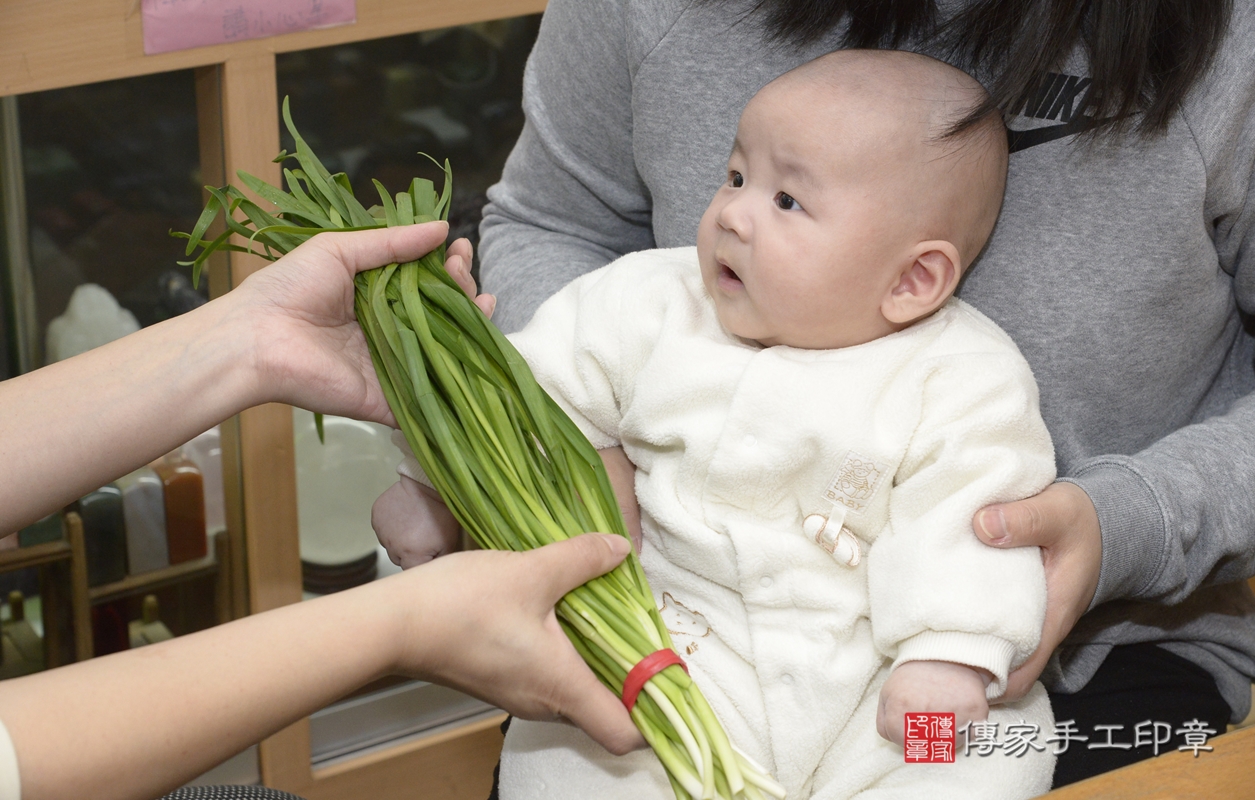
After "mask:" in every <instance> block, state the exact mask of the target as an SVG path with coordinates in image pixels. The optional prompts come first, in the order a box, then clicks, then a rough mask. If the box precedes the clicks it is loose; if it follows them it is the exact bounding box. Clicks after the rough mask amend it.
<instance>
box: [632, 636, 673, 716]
mask: <svg viewBox="0 0 1255 800" xmlns="http://www.w3.org/2000/svg"><path fill="white" fill-rule="evenodd" d="M674 666H679V667H680V669H682V670H684V671H685V672H688V671H689V668H688V665H687V664H685V663H684V659H682V658H680V656H679V655H677V654H676V652H675V651H674V650H659V651H657V652H654V653H650V654H649V655H647V656H645V657H644V658H642V659H641V660H640V662H639V663H637V665H636V666H635V667H632V670H631V671H630V672H628V674H627V677H626V678H624V679H623V705H625V706H627V710H628V711H631V710H632V706H634V705H636V698H637V696H639V695H640V693H641V689H644V688H645V684H646V683H648V682H649V681H650V679H651V678H653V677H654V676H655V675H657V674H658V673H659V672H662V671H663V670H664V669H666V668H667V667H674Z"/></svg>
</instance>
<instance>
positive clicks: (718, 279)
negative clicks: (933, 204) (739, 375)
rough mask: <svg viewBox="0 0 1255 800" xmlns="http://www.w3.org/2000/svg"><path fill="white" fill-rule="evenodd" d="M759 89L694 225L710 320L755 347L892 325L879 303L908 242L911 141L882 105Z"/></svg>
mask: <svg viewBox="0 0 1255 800" xmlns="http://www.w3.org/2000/svg"><path fill="white" fill-rule="evenodd" d="M817 105H819V104H816V103H815V102H813V99H812V100H811V101H810V102H808V98H807V97H806V96H805V92H803V91H799V90H798V88H797V87H793V88H789V89H785V90H776V89H775V87H768V88H767V89H765V90H764V91H762V92H760V93H759V94H758V95H756V96H755V97H754V99H753V100H751V101H750V103H749V105H748V106H747V107H746V109H745V112H744V113H743V114H742V115H741V121H740V124H739V125H738V126H737V136H736V142H735V144H734V146H733V150H732V155H731V157H730V158H729V159H728V179H727V181H726V182H725V183H724V185H723V186H722V187H721V188H720V189H719V191H718V192H717V193H716V194H715V197H714V199H713V200H712V201H711V203H710V207H709V208H707V209H706V213H705V215H704V216H703V217H702V220H701V224H700V226H699V228H698V235H697V250H698V257H699V259H700V261H701V268H702V279H703V281H704V283H705V285H706V289H707V291H708V292H709V293H710V296H711V297H712V298H713V299H714V303H715V308H716V310H717V312H718V315H719V321H720V323H722V324H723V326H724V328H725V329H727V330H728V332H729V333H731V334H733V335H734V336H737V337H740V338H742V339H746V340H750V341H754V342H757V343H759V344H761V345H763V346H768V347H770V346H774V345H788V346H790V347H799V348H807V349H831V348H837V347H849V346H852V345H856V344H862V343H863V342H867V341H871V340H872V339H876V338H878V337H880V336H883V335H885V334H887V333H891V332H892V331H893V330H895V329H896V328H894V327H893V326H892V325H891V324H890V323H888V322H887V321H886V320H885V318H884V316H883V315H882V314H881V310H880V308H881V302H882V299H883V298H884V297H885V295H886V294H887V293H888V292H889V291H891V290H892V288H893V285H894V284H895V283H896V282H897V278H898V274H899V273H898V270H897V268H898V267H899V266H900V265H901V264H902V263H903V259H904V258H906V257H907V255H906V254H907V252H908V250H909V249H910V247H911V246H912V245H914V244H915V243H916V242H915V240H913V239H910V237H909V236H908V235H907V232H906V230H905V229H904V226H903V225H902V224H899V223H900V220H901V219H902V218H903V217H902V215H903V214H910V213H911V205H912V200H911V195H912V194H913V193H914V192H915V191H918V186H913V185H912V181H911V180H910V177H911V170H910V169H909V166H908V165H909V164H910V163H913V162H914V163H918V162H917V161H915V159H916V158H917V157H918V147H917V145H916V144H915V143H914V142H912V141H910V140H911V138H912V137H910V136H909V135H908V136H903V135H902V132H903V131H902V129H901V128H900V127H898V125H897V123H896V122H895V120H894V118H893V115H892V114H891V113H882V112H878V111H876V110H868V109H850V108H847V109H842V108H836V109H826V108H816V106H817Z"/></svg>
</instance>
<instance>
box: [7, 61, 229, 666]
mask: <svg viewBox="0 0 1255 800" xmlns="http://www.w3.org/2000/svg"><path fill="white" fill-rule="evenodd" d="M0 121H2V122H3V124H2V125H0V188H2V189H3V204H2V205H3V234H4V237H3V238H4V248H5V258H4V261H3V267H4V270H5V274H4V276H3V277H4V278H5V280H3V281H0V285H3V286H4V288H5V293H4V297H3V301H4V302H3V307H4V314H3V316H4V325H5V331H6V336H5V343H6V344H7V346H8V351H7V352H6V358H5V362H6V374H16V373H18V372H21V371H24V370H29V369H34V368H37V367H39V366H42V365H43V364H45V363H51V362H53V361H57V360H60V359H64V358H69V357H71V356H73V355H76V354H78V353H82V352H85V351H87V350H90V349H92V348H94V347H98V346H100V345H102V344H105V343H107V342H109V341H112V340H114V339H117V338H119V337H121V336H124V335H126V334H128V333H130V332H133V331H135V330H137V329H138V328H140V327H142V326H146V325H152V324H154V323H156V322H159V321H161V320H163V319H167V318H169V317H171V316H174V315H176V314H180V313H183V312H185V311H188V310H190V309H192V308H195V307H196V306H198V305H200V304H202V303H204V302H205V297H206V294H205V289H204V288H203V287H202V289H201V290H200V291H196V290H193V289H192V288H191V286H190V280H189V276H190V271H189V270H187V269H185V268H182V267H178V266H177V264H176V261H178V260H179V259H181V258H183V248H182V243H181V242H180V241H179V240H177V239H174V238H172V237H171V236H170V235H169V232H170V230H171V229H175V230H189V229H190V226H191V225H193V224H194V223H195V221H196V218H197V216H198V215H199V212H200V207H201V185H200V184H201V180H200V174H199V173H200V170H199V136H198V134H199V131H198V129H197V109H196V91H195V84H194V78H193V73H192V72H191V71H182V72H174V73H167V74H161V75H151V76H146V77H139V78H129V79H125V80H118V81H109V82H105V83H97V84H91V85H85V86H76V87H72V88H68V89H58V90H53V91H46V92H37V93H32V94H27V95H23V96H20V97H16V98H5V99H4V100H3V101H0ZM202 440H204V441H202ZM210 440H212V441H210ZM198 444H199V445H203V446H199V447H198V446H197V445H198ZM187 450H188V452H187V453H182V452H180V451H176V452H175V453H173V454H170V455H169V456H167V457H165V458H163V459H161V460H160V461H159V462H158V463H155V464H153V465H151V468H145V469H141V470H139V471H137V472H134V473H132V474H131V475H128V476H119V479H118V480H117V481H116V482H115V483H110V484H108V485H106V486H104V487H102V488H100V489H98V490H95V491H93V492H89V493H88V494H87V495H85V496H84V497H83V498H81V499H80V500H78V501H77V502H75V503H74V504H72V505H71V507H70V508H67V509H65V510H63V511H62V512H59V513H57V514H53V515H51V516H50V517H48V518H47V519H45V520H41V521H40V522H38V523H35V524H33V525H30V526H28V527H27V528H25V529H23V530H22V531H19V532H17V533H16V534H12V535H11V536H8V537H5V538H3V539H0V542H2V544H0V598H3V597H8V596H9V595H10V593H12V597H13V601H12V602H10V603H9V604H8V605H6V606H4V608H3V611H0V619H3V620H4V624H3V633H4V635H3V637H0V638H2V639H3V641H2V642H0V645H3V650H2V651H0V657H7V656H9V655H10V646H12V647H16V648H17V649H16V650H15V651H14V653H15V655H14V656H13V659H14V660H10V661H7V662H4V661H2V660H0V664H3V663H7V664H8V667H7V668H5V669H0V677H8V676H11V675H13V674H18V673H20V672H21V671H23V670H24V669H26V666H25V665H31V664H36V665H37V666H38V667H40V668H43V667H52V666H57V665H59V664H64V663H67V662H69V661H73V660H75V659H77V658H85V657H90V656H91V655H102V654H105V653H108V652H112V651H115V650H122V649H128V648H130V647H135V646H142V645H146V644H149V643H152V642H154V641H159V640H161V639H163V638H167V637H168V636H170V635H176V636H177V635H182V634H185V633H190V632H192V631H196V630H200V629H202V628H206V627H209V626H211V625H215V624H218V623H219V622H222V621H225V620H227V619H230V618H231V617H233V616H235V615H236V612H237V610H236V609H234V608H232V607H231V602H232V592H231V591H230V585H229V578H230V573H231V572H232V570H231V569H230V564H229V563H228V562H229V561H230V559H231V558H232V556H231V552H230V549H231V548H230V546H229V543H228V541H227V537H226V535H225V532H224V530H223V528H224V527H225V525H224V522H223V516H224V514H223V497H222V495H223V490H222V477H221V474H222V473H221V449H220V446H219V442H218V434H217V430H216V429H214V430H213V431H211V432H209V433H207V434H205V435H203V436H202V437H198V439H197V440H196V442H193V443H191V444H190V445H189V446H188V448H187ZM83 457H84V458H91V457H92V454H91V453H84V454H83ZM201 462H204V463H201ZM211 472H212V478H211ZM207 517H208V519H207ZM207 523H208V524H207ZM9 533H10V532H9V531H0V536H3V535H4V534H9ZM9 547H11V548H20V549H15V550H12V551H9V550H6V549H5V548H9ZM240 555H242V554H240ZM32 562H33V563H35V564H36V566H34V567H31V568H27V569H15V568H14V567H16V566H17V565H18V564H19V563H21V564H25V563H32ZM19 598H20V599H19ZM241 611H242V609H241ZM31 637H35V638H34V639H32V638H31ZM35 640H38V642H39V648H38V649H39V651H40V655H41V658H40V659H38V660H37V661H36V660H34V659H32V658H26V657H25V656H24V655H23V654H24V653H27V651H32V648H33V647H34V645H33V644H32V642H33V641H35ZM18 656H22V657H21V658H20V659H19V658H18Z"/></svg>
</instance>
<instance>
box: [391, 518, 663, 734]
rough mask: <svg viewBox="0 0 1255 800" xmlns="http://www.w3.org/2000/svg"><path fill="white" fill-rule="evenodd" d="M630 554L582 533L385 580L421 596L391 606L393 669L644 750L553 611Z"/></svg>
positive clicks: (620, 545) (440, 562)
mask: <svg viewBox="0 0 1255 800" xmlns="http://www.w3.org/2000/svg"><path fill="white" fill-rule="evenodd" d="M627 553H628V548H627V542H626V541H625V540H624V539H623V538H622V537H619V536H608V535H604V534H585V535H583V536H576V537H574V538H572V539H568V540H566V541H564V542H557V543H555V544H550V545H546V546H544V547H541V548H538V549H536V550H532V551H529V552H526V553H509V552H499V551H476V552H468V553H453V554H450V555H448V556H445V557H443V558H438V559H436V560H435V561H432V562H430V563H427V564H424V565H423V566H421V567H418V568H416V569H413V570H408V571H407V572H403V573H401V574H400V575H395V576H392V577H391V578H388V579H386V581H394V582H397V584H398V585H399V584H400V582H403V581H406V580H409V581H411V586H413V588H414V589H415V591H416V592H417V593H418V597H417V598H416V599H415V600H414V601H413V602H410V603H404V604H394V607H395V608H396V614H397V621H398V623H399V625H400V630H399V633H398V635H397V636H396V639H395V640H396V641H397V642H398V643H399V646H400V652H399V654H398V656H397V662H396V664H395V666H394V668H395V670H396V671H398V672H402V673H406V674H414V675H417V676H419V677H422V678H424V679H426V680H431V681H433V682H435V683H440V684H443V685H445V686H452V687H454V688H457V689H460V690H462V691H464V692H466V693H468V694H471V695H474V696H476V697H479V698H481V699H483V700H486V701H488V702H490V703H493V704H494V705H497V706H500V707H501V708H504V709H506V710H507V711H509V712H511V713H512V714H514V715H516V716H519V717H522V718H524V719H534V720H554V719H566V720H569V721H571V722H573V723H575V724H576V725H578V726H579V727H580V728H583V729H584V731H585V732H586V733H588V735H589V736H591V737H592V738H593V739H594V740H596V741H597V742H598V743H599V744H601V745H602V746H603V747H605V748H606V749H607V750H609V751H610V752H612V753H615V754H616V755H622V754H624V753H627V752H629V751H631V750H634V749H637V748H639V747H643V746H644V744H645V741H644V739H643V738H642V737H641V735H640V732H639V731H637V729H636V727H635V725H633V724H632V721H631V718H630V717H629V716H628V712H627V709H625V708H624V707H623V703H622V702H620V700H619V699H618V698H617V697H615V696H614V694H613V693H611V692H610V691H609V690H608V689H606V688H605V687H604V686H602V685H601V683H600V682H599V681H598V680H597V678H596V677H595V676H594V675H593V673H592V671H591V670H589V668H588V666H587V665H585V664H584V661H583V659H581V658H580V656H579V654H578V653H576V652H575V648H574V647H572V645H571V643H570V641H569V640H568V639H567V638H566V634H564V633H563V632H562V628H561V627H559V625H558V620H557V617H556V616H555V614H554V610H553V607H554V604H555V603H557V602H558V600H559V599H561V598H562V596H563V595H564V594H566V593H567V592H569V591H570V590H571V589H573V588H575V587H576V586H579V585H580V584H582V583H585V582H586V581H588V580H591V579H592V578H595V577H597V576H598V575H602V574H604V573H606V572H608V571H610V570H611V569H613V568H614V567H615V566H616V565H617V564H618V563H619V562H620V561H622V560H623V559H624V558H625V557H626V556H627ZM376 583H377V584H384V583H385V581H377V582H376ZM380 589H381V591H387V587H384V586H380Z"/></svg>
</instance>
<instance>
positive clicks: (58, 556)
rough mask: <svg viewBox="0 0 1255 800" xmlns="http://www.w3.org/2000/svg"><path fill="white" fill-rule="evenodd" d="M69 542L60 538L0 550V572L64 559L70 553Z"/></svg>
mask: <svg viewBox="0 0 1255 800" xmlns="http://www.w3.org/2000/svg"><path fill="white" fill-rule="evenodd" d="M71 552H72V551H71V550H70V543H69V542H67V541H65V540H64V539H62V540H61V541H59V542H45V543H44V544H36V545H31V546H30V547H19V548H18V549H16V550H5V551H3V552H0V572H11V571H13V570H16V569H26V568H27V567H38V566H42V565H44V564H51V563H53V562H56V561H64V560H66V559H68V558H69V557H70V554H71Z"/></svg>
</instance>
